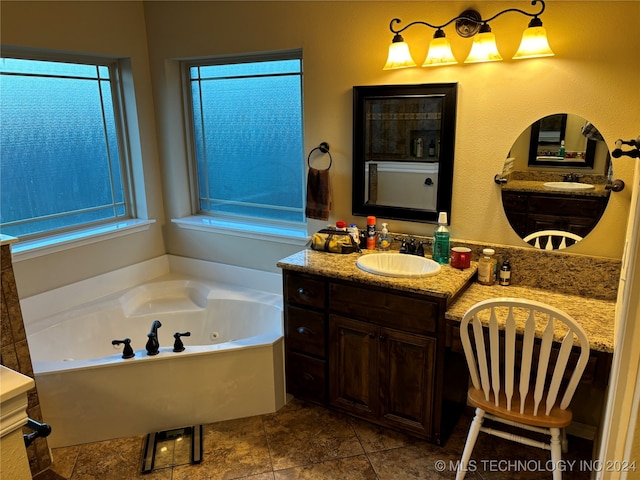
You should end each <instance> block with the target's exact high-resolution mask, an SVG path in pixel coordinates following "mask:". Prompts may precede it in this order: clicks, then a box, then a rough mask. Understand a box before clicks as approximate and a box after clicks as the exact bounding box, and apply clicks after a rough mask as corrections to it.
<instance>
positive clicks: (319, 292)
mask: <svg viewBox="0 0 640 480" xmlns="http://www.w3.org/2000/svg"><path fill="white" fill-rule="evenodd" d="M417 87H418V86H406V87H404V88H400V87H398V86H394V87H388V88H389V89H388V90H386V88H387V87H367V88H362V87H356V88H354V101H355V103H354V160H353V169H354V171H353V213H354V214H355V215H376V216H378V217H379V218H382V219H385V218H392V219H393V218H396V219H402V220H409V221H416V220H418V221H430V222H433V221H434V220H435V218H436V215H437V211H449V210H450V206H451V194H452V192H451V183H452V172H453V159H454V155H453V130H451V129H452V128H454V127H455V108H454V107H452V106H451V100H452V99H453V100H455V91H456V89H455V85H442V86H440V87H441V90H438V88H437V87H438V86H435V90H434V86H430V90H429V91H428V92H424V93H425V95H427V96H428V97H429V102H431V103H430V104H429V105H427V106H425V107H424V109H423V108H422V107H421V101H420V91H419V89H417ZM416 89H417V90H416ZM387 93H388V94H389V98H386V97H385V94H387ZM405 94H406V95H407V96H408V97H409V98H410V99H409V100H408V101H406V102H405V100H404V98H403V95H405ZM433 98H440V99H441V101H440V103H438V102H436V103H435V105H434V103H433ZM427 103H428V102H427ZM425 105H426V104H425ZM453 105H455V101H453ZM425 109H426V111H427V112H430V109H431V110H433V109H435V112H431V113H426V114H420V115H415V114H414V113H412V112H413V111H422V110H425ZM560 115H562V122H561V123H562V128H563V130H562V131H559V132H551V133H549V132H547V131H544V133H540V132H541V128H542V129H545V128H547V127H544V125H545V123H544V122H543V121H542V120H541V121H539V122H537V123H538V125H536V124H534V125H532V126H531V127H530V128H529V129H527V130H525V132H524V133H523V134H522V136H521V138H519V139H518V140H517V141H516V142H515V144H514V146H513V149H512V150H511V152H510V154H509V155H508V156H509V157H510V158H508V159H507V162H506V163H505V168H504V170H503V172H502V173H501V174H499V175H496V179H495V180H496V183H498V184H499V185H500V186H499V187H496V188H501V189H502V196H503V206H504V207H505V215H506V217H507V218H508V219H509V222H510V223H511V225H512V227H514V230H515V231H516V232H517V233H518V234H519V235H520V236H521V238H524V236H525V235H526V234H528V233H530V232H531V231H535V230H536V229H548V228H556V229H558V228H560V227H563V228H565V229H567V230H576V229H577V231H576V232H575V233H576V234H578V235H580V236H581V237H584V236H586V235H587V234H588V233H589V232H590V231H591V230H592V229H593V228H594V226H595V225H596V224H597V222H598V220H599V217H600V216H601V215H602V213H603V212H604V210H605V208H606V205H607V203H608V199H609V196H610V195H611V190H612V189H611V188H610V186H611V185H612V177H611V170H610V156H609V154H608V150H607V147H606V144H604V142H597V141H596V140H591V139H588V140H587V139H585V138H582V139H581V140H582V142H583V143H584V146H583V147H580V146H576V147H573V146H571V147H570V148H572V150H570V151H569V153H568V154H566V158H564V157H563V158H548V157H549V155H546V154H542V155H541V154H539V152H538V148H540V147H539V145H538V143H543V144H544V145H543V147H541V148H543V149H544V148H547V149H555V148H556V147H555V145H551V144H550V143H549V142H555V141H558V147H559V146H560V141H561V140H560V139H562V140H564V139H565V138H566V139H567V140H568V139H569V138H570V137H573V136H575V137H578V140H580V135H578V134H577V133H579V132H573V129H575V128H581V127H576V125H584V124H585V120H584V119H580V118H579V117H577V118H571V117H572V116H571V115H566V114H560ZM434 118H440V119H442V122H440V123H438V122H436V123H433V122H432V121H431V120H432V119H434ZM398 119H399V120H398ZM424 119H428V120H429V121H427V120H424ZM444 119H446V122H445V121H444ZM423 120H424V122H423ZM543 120H544V119H543ZM556 120H557V119H556ZM379 122H383V123H384V122H388V124H386V125H380V124H379ZM551 123H552V124H554V122H551ZM570 129H571V131H570ZM378 131H383V132H392V133H393V135H391V137H393V138H394V140H393V142H391V144H389V142H387V140H385V139H384V138H381V137H380V135H377V134H376V132H378ZM536 132H537V133H536ZM422 136H424V137H425V138H424V139H423V138H422ZM540 139H544V140H540ZM432 140H434V142H435V144H436V145H439V146H440V148H439V149H438V154H437V155H436V157H437V158H427V159H426V160H427V161H436V162H438V163H439V169H438V172H439V173H438V177H437V179H436V178H434V179H433V180H434V181H432V182H429V181H428V180H429V178H427V180H425V181H424V182H423V183H424V188H425V189H432V188H436V189H437V191H436V192H432V193H433V195H435V197H436V198H437V199H438V200H437V203H438V205H437V208H436V209H433V208H431V207H428V208H425V209H424V210H421V209H416V208H414V207H413V206H412V207H411V208H409V207H407V206H405V205H403V204H401V203H397V204H396V203H393V202H391V201H390V200H388V199H390V198H394V197H393V196H387V197H385V198H387V200H384V201H382V202H380V198H379V197H376V195H371V192H372V191H376V190H377V191H379V189H380V188H381V185H380V182H383V181H387V180H385V179H384V177H382V176H375V177H372V176H371V171H372V169H371V165H376V168H377V169H378V170H379V169H380V165H381V164H383V162H384V161H385V158H387V157H389V160H390V161H391V160H393V161H394V162H398V161H404V162H407V163H416V162H424V161H425V159H424V158H422V155H424V153H423V151H422V150H420V149H417V148H416V146H417V145H422V144H425V143H426V144H429V143H431V142H432ZM385 142H386V143H385ZM394 142H396V143H394ZM545 142H546V143H545ZM596 143H599V144H598V145H596ZM563 145H564V142H563ZM568 145H569V144H568V143H567V146H568ZM572 145H573V144H572ZM565 148H566V147H565ZM580 148H582V150H581V151H580V153H578V151H579V149H580ZM603 152H604V153H603ZM542 153H546V152H544V151H543V152H542ZM391 157H392V158H391ZM514 157H515V159H516V160H514ZM518 158H519V159H520V160H519V161H518V160H517V159H518ZM545 162H547V163H552V168H551V169H546V168H545ZM563 162H566V164H564V163H563ZM574 171H576V172H584V173H583V174H579V175H578V176H577V177H574V178H573V179H574V180H575V179H576V178H577V179H578V180H579V181H583V183H587V182H588V183H589V184H590V185H591V186H590V187H586V186H585V185H584V184H583V185H579V186H578V190H576V191H572V190H565V189H564V188H561V189H560V190H558V189H555V190H554V189H550V188H548V187H547V186H545V185H544V184H545V183H547V182H553V184H555V186H556V187H557V183H559V182H562V181H563V180H566V179H563V174H566V173H569V172H574ZM587 176H588V178H586V177H587ZM372 182H373V183H372ZM574 183H579V182H574ZM560 187H566V185H560ZM386 188H390V189H393V188H398V189H402V188H403V187H402V185H395V186H394V185H393V184H392V181H391V180H389V184H388V185H386ZM614 191H615V190H614ZM433 195H432V197H431V198H433ZM398 198H400V197H398ZM545 202H546V203H545ZM550 205H552V206H553V208H550ZM563 208H564V209H565V211H563ZM399 235H400V236H401V235H402V234H400V233H392V234H391V237H392V238H394V237H398V236H399ZM412 237H413V238H415V240H416V241H418V242H419V241H422V240H425V241H427V240H431V239H430V237H419V236H416V235H413V236H412ZM399 245H400V242H394V244H393V246H392V249H395V250H398V247H399ZM455 246H464V247H469V248H470V249H471V250H472V260H473V261H472V263H471V267H470V268H468V269H465V270H457V269H454V268H452V267H451V266H450V265H443V266H442V270H441V272H440V273H439V274H438V275H435V276H430V277H420V278H394V277H386V276H381V275H376V274H372V273H369V272H366V271H363V270H361V269H359V268H358V267H357V265H356V262H357V259H358V257H359V256H361V255H368V254H371V253H372V252H374V251H370V250H366V251H363V252H362V253H352V254H348V255H339V254H331V253H324V252H317V251H313V250H304V251H301V252H298V253H296V254H294V255H291V256H289V257H287V258H284V259H282V260H280V261H279V262H278V264H277V265H278V267H279V268H281V269H282V270H283V289H284V290H283V291H284V302H285V314H284V315H285V362H286V376H287V391H288V393H290V394H292V395H294V396H296V397H298V398H302V399H305V400H307V401H311V402H315V403H318V404H321V405H324V406H326V407H328V408H331V409H335V410H337V411H340V412H343V413H347V414H350V415H353V416H355V417H358V418H362V419H365V420H368V421H371V422H373V423H377V424H380V425H383V426H387V427H390V428H393V429H396V430H399V431H402V432H404V433H407V434H410V435H413V436H416V437H419V438H423V439H426V440H428V441H430V442H433V443H435V444H442V443H443V442H444V441H445V440H446V438H447V436H448V434H449V433H450V429H451V427H452V426H453V425H454V424H455V422H456V421H457V419H458V416H459V414H460V412H461V411H462V409H463V408H464V407H465V404H466V391H467V382H466V381H465V379H466V378H468V370H467V366H466V362H465V359H464V354H463V351H462V346H461V343H460V334H459V324H460V321H461V320H462V317H463V315H464V313H465V312H466V311H467V309H468V308H470V307H471V306H472V305H474V304H475V303H477V302H479V301H481V300H485V299H489V298H495V297H505V296H508V297H521V298H525V299H531V300H537V301H542V302H544V303H548V304H550V305H552V306H555V307H557V308H560V309H561V310H564V311H565V312H567V313H568V314H569V315H571V316H573V317H574V318H575V319H576V320H577V321H578V322H579V323H580V324H581V325H582V326H583V328H584V329H585V330H586V332H587V336H588V338H589V341H590V347H591V354H590V358H589V362H588V365H587V368H586V370H585V373H584V375H583V377H582V380H581V384H580V386H579V389H578V393H577V394H576V396H575V397H574V402H573V404H572V410H573V412H574V424H572V427H573V426H574V425H578V426H577V427H576V428H577V429H578V432H575V431H574V432H573V433H574V434H578V435H582V436H585V437H587V438H588V437H591V438H595V436H596V432H597V428H598V425H599V423H600V420H601V419H600V417H601V411H602V408H603V405H604V398H605V393H606V388H607V385H608V380H609V375H610V370H611V362H612V355H613V338H614V318H615V302H616V292H617V288H618V283H619V277H620V267H621V265H620V261H617V260H612V259H607V258H599V257H591V256H585V255H575V254H571V253H566V252H565V251H564V250H560V251H558V250H540V249H537V248H533V247H532V246H523V247H514V246H506V245H491V244H480V243H476V242H471V241H465V240H463V239H452V240H451V247H455ZM484 247H491V248H493V249H495V251H496V258H497V260H498V265H500V264H501V262H502V261H503V260H505V259H508V260H509V261H510V262H511V265H512V266H514V271H513V273H512V277H511V285H510V286H506V287H504V286H499V285H497V284H496V285H493V286H485V285H480V284H478V283H477V282H476V281H475V277H476V270H477V260H478V259H479V258H480V255H481V252H482V249H483V248H484ZM425 251H426V253H427V256H428V255H430V253H431V247H425ZM550 272H562V275H550V274H549V273H550ZM552 355H557V350H556V351H553V352H552ZM581 399H585V400H583V403H580V401H581Z"/></svg>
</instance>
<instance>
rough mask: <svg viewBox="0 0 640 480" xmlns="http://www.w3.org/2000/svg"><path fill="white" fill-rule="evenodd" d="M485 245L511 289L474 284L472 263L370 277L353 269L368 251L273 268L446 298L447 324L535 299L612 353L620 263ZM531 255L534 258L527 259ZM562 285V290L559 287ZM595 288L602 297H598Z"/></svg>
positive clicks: (293, 260) (298, 256) (306, 256)
mask: <svg viewBox="0 0 640 480" xmlns="http://www.w3.org/2000/svg"><path fill="white" fill-rule="evenodd" d="M453 245H466V246H469V247H471V248H472V250H473V258H474V260H475V259H476V258H478V255H479V251H481V250H482V246H483V245H476V244H470V243H463V242H452V246H453ZM487 246H491V247H493V248H495V249H496V253H497V256H498V258H509V259H510V260H512V265H516V270H515V271H514V274H513V276H512V282H513V283H512V285H510V286H508V287H501V286H499V285H494V286H484V285H480V284H478V283H476V282H475V273H476V271H477V263H476V262H475V261H472V263H471V268H468V269H466V270H457V269H454V268H451V267H450V266H449V265H445V266H443V267H442V271H441V273H440V274H438V275H436V276H434V277H424V278H391V277H383V276H379V275H374V274H371V273H368V272H364V271H362V270H360V269H359V268H358V267H357V265H356V261H357V259H358V257H359V256H360V255H367V254H370V253H375V251H369V250H364V251H363V253H361V254H359V253H352V254H349V255H337V254H331V253H324V252H316V251H314V250H303V251H301V252H298V253H295V254H293V255H290V256H289V257H287V258H284V259H282V260H280V261H279V262H278V264H277V266H278V267H280V268H283V269H287V270H293V271H298V272H303V273H310V274H315V275H322V276H326V277H328V278H336V279H341V280H347V281H353V282H355V283H362V284H367V285H374V286H378V287H383V288H393V289H396V290H403V291H407V292H413V293H418V294H425V295H432V296H435V297H441V298H447V305H448V306H447V311H446V314H445V317H446V318H447V319H449V320H457V321H460V320H462V316H463V315H464V313H465V312H466V311H467V309H468V308H469V307H471V306H472V305H474V304H475V303H477V302H479V301H481V300H485V299H488V298H494V297H504V296H509V297H520V298H528V299H532V300H538V301H541V302H544V303H548V304H549V305H552V306H555V307H557V308H560V309H561V310H564V311H566V312H567V313H568V314H569V315H571V316H572V317H573V318H575V319H576V320H577V321H578V322H580V324H581V325H582V326H583V328H584V329H585V331H586V332H587V336H588V337H589V341H590V342H591V348H592V349H594V350H598V351H603V352H612V351H613V326H614V318H615V317H614V315H615V294H614V295H613V297H612V298H611V297H610V295H611V293H612V292H613V293H615V291H616V288H617V282H618V277H619V269H620V265H619V263H620V262H616V261H612V260H608V259H598V258H595V257H586V256H577V255H568V254H560V253H558V252H545V251H540V250H534V249H531V248H523V249H517V248H514V247H504V246H502V247H500V246H499V245H487ZM520 250H521V252H519V251H520ZM398 255H399V254H398ZM529 256H531V257H532V258H528V257H529ZM527 262H532V265H535V267H536V268H531V269H529V270H524V269H523V270H522V271H520V272H519V273H516V272H518V270H517V268H518V266H519V267H522V266H523V265H525V264H526V263H527ZM598 265H601V266H600V267H599V266H598ZM564 269H567V275H564V274H562V273H559V272H563V270H564ZM576 270H577V272H576ZM549 272H553V273H554V275H549ZM549 277H552V278H555V279H556V281H557V282H558V285H556V284H555V283H553V282H551V283H550V282H549V281H548V278H549ZM598 283H600V285H598ZM612 285H615V287H613V286H612ZM563 286H564V287H566V288H560V287H563ZM599 288H600V290H601V291H600V294H601V295H597V293H598V291H599V290H598V289H599ZM603 292H604V293H603ZM603 297H604V298H603ZM558 334H559V335H560V334H561V332H558Z"/></svg>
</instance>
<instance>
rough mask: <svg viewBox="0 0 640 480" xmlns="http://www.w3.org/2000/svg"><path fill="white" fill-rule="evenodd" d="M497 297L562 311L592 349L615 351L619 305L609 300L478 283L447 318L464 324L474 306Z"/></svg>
mask: <svg viewBox="0 0 640 480" xmlns="http://www.w3.org/2000/svg"><path fill="white" fill-rule="evenodd" d="M496 297H517V298H526V299H529V300H537V301H539V302H543V303H546V304H548V305H551V306H553V307H556V308H559V309H560V310H563V311H564V312H566V313H568V314H569V315H570V316H572V317H573V318H574V319H575V320H576V321H577V322H578V323H580V325H581V326H582V328H583V329H584V330H585V332H586V334H587V338H588V339H589V343H590V347H591V349H592V350H597V351H601V352H608V353H611V352H613V337H614V319H615V310H616V302H613V301H609V300H595V299H591V298H585V297H580V296H577V295H566V294H563V293H555V292H550V291H548V290H539V289H535V288H531V287H518V286H515V285H510V286H508V287H502V286H500V285H493V286H485V285H480V284H479V283H475V282H474V283H471V284H470V285H469V287H468V288H467V289H466V290H465V291H464V293H463V294H462V295H460V296H459V297H458V298H457V299H456V300H455V301H454V302H453V304H452V305H449V307H448V308H447V311H446V313H445V318H446V319H448V320H456V321H458V322H460V321H461V320H462V317H463V315H464V314H465V312H466V311H467V310H468V309H469V308H471V307H472V306H473V305H474V304H476V303H478V302H481V301H482V300H487V299H489V298H496ZM562 335H563V332H558V331H557V332H556V337H561V336H562Z"/></svg>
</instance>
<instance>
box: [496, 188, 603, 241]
mask: <svg viewBox="0 0 640 480" xmlns="http://www.w3.org/2000/svg"><path fill="white" fill-rule="evenodd" d="M607 201H608V197H606V196H592V195H563V194H552V193H533V192H515V191H503V192H502V202H503V205H504V209H505V212H506V215H507V218H508V219H509V223H510V224H511V226H512V227H513V229H514V230H515V231H516V233H518V234H519V235H520V236H525V235H528V234H530V233H533V232H538V231H541V230H562V231H567V232H573V233H576V234H578V235H580V236H582V237H584V236H586V235H587V234H588V233H589V232H590V231H591V230H592V229H593V228H594V227H595V225H596V224H597V223H598V220H599V219H600V217H601V216H602V213H603V212H604V209H605V207H606V206H607Z"/></svg>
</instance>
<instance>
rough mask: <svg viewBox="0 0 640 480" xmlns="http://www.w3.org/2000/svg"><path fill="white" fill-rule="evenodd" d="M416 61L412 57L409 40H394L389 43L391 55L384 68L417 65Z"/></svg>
mask: <svg viewBox="0 0 640 480" xmlns="http://www.w3.org/2000/svg"><path fill="white" fill-rule="evenodd" d="M415 66H416V62H414V61H413V58H411V53H410V52H409V45H408V44H407V42H404V41H402V42H398V41H394V42H393V43H392V44H391V45H389V56H388V57H387V63H386V64H385V66H384V67H383V68H382V69H383V70H393V69H394V68H407V67H415Z"/></svg>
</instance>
